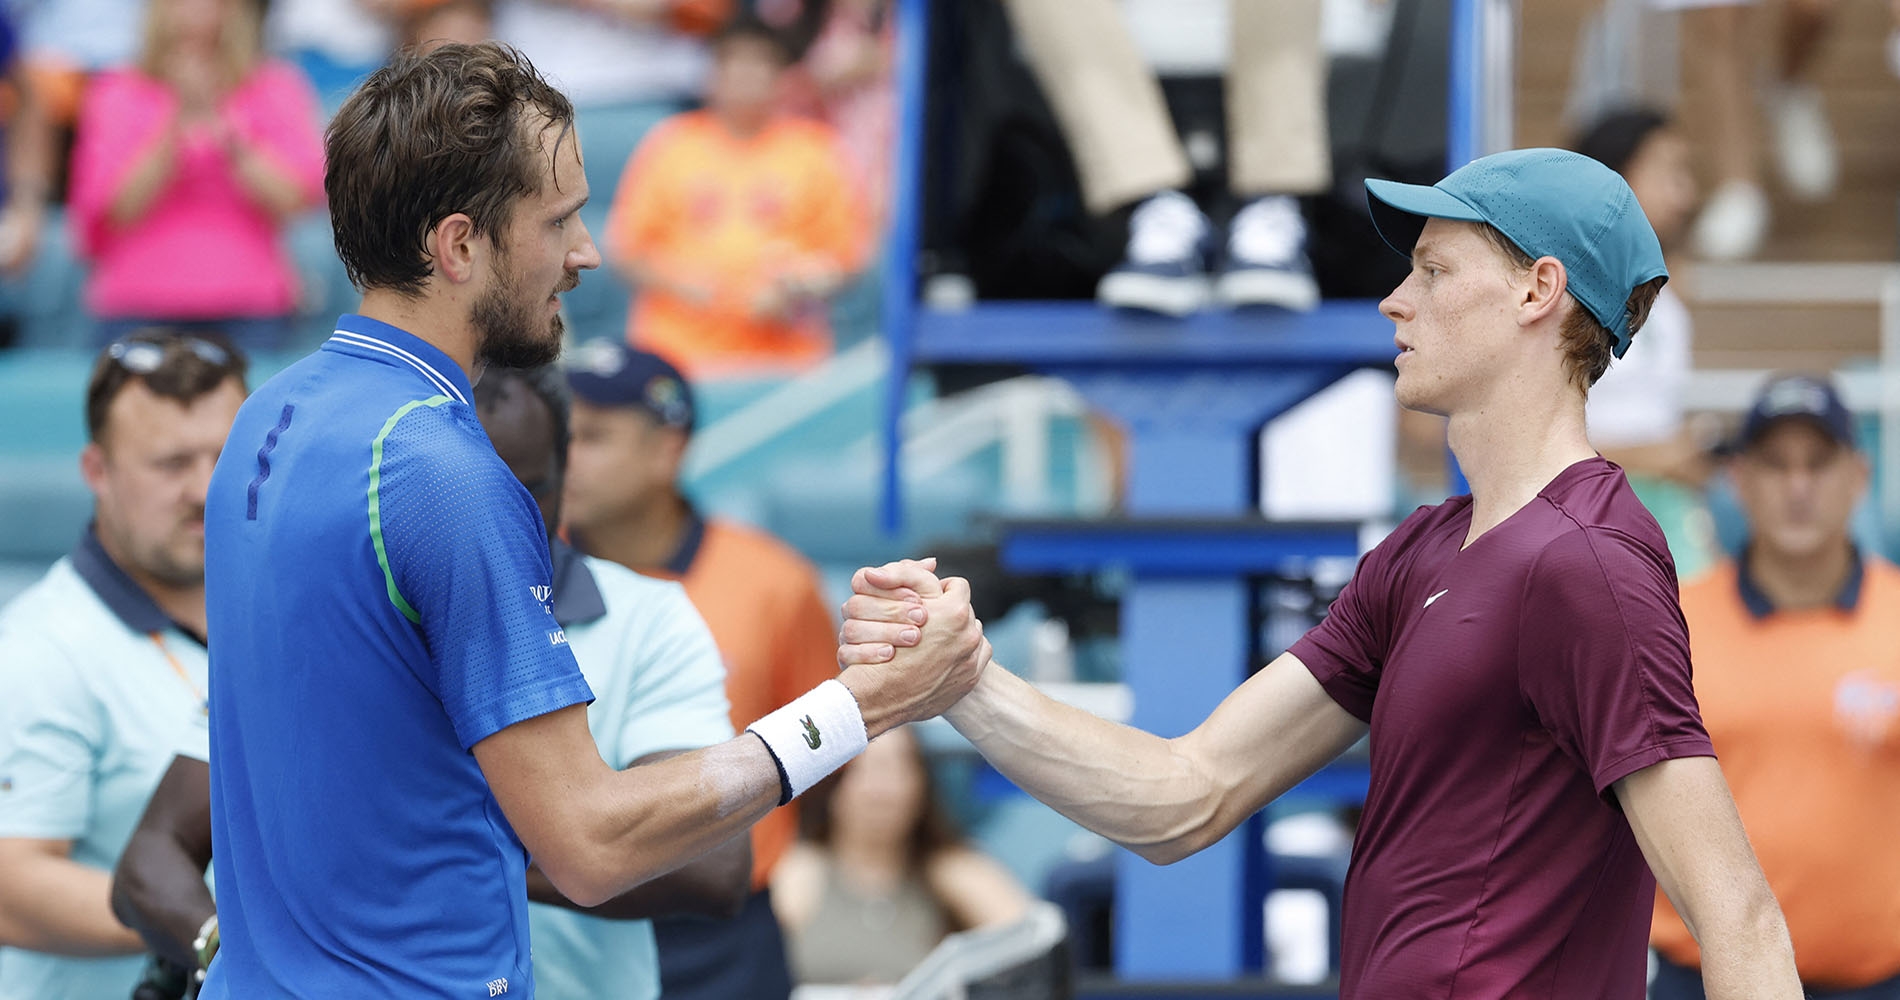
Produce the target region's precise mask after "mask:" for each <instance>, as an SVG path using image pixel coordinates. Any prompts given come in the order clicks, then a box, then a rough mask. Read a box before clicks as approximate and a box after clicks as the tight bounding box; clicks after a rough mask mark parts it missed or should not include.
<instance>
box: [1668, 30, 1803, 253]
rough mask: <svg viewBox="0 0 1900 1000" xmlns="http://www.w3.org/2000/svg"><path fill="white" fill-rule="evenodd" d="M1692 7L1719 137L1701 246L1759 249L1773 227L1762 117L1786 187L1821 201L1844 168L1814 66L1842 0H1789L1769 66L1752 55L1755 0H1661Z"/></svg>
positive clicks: (1707, 249) (1693, 33)
mask: <svg viewBox="0 0 1900 1000" xmlns="http://www.w3.org/2000/svg"><path fill="white" fill-rule="evenodd" d="M1653 2H1654V3H1655V5H1656V6H1657V7H1658V8H1660V9H1664V10H1682V11H1686V12H1687V13H1686V15H1685V23H1684V25H1683V31H1684V34H1685V36H1686V37H1687V38H1688V39H1690V40H1692V42H1693V43H1694V44H1695V45H1696V46H1697V47H1698V48H1699V49H1700V56H1701V58H1700V60H1699V61H1698V62H1697V64H1696V65H1697V66H1699V68H1700V71H1701V73H1702V79H1701V80H1700V81H1699V82H1700V83H1701V85H1702V86H1703V87H1704V89H1705V91H1706V93H1707V94H1708V95H1709V97H1710V98H1711V100H1710V104H1709V110H1710V113H1711V116H1712V117H1713V119H1714V120H1713V122H1712V123H1711V124H1712V125H1713V126H1714V135H1715V136H1716V139H1715V143H1714V148H1713V149H1712V150H1711V151H1710V152H1711V159H1712V161H1713V163H1714V168H1715V173H1714V176H1715V185H1714V188H1713V190H1711V192H1710V194H1709V201H1708V204H1707V205H1706V206H1704V208H1703V210H1702V214H1701V216H1700V217H1698V218H1697V219H1696V224H1695V241H1696V252H1698V253H1700V254H1701V255H1702V256H1704V257H1708V258H1711V259H1714V260H1736V259H1740V258H1744V257H1753V256H1754V255H1755V254H1756V252H1757V251H1759V250H1760V249H1761V244H1762V239H1763V238H1764V237H1765V236H1766V235H1767V233H1768V223H1769V206H1768V196H1767V194H1766V193H1765V192H1764V191H1763V184H1764V177H1763V170H1762V151H1761V145H1762V134H1761V133H1762V128H1761V126H1762V124H1763V122H1764V121H1765V123H1766V125H1767V126H1768V131H1769V132H1770V135H1769V141H1770V145H1771V147H1772V149H1773V151H1774V157H1773V159H1774V162H1775V167H1776V170H1777V172H1778V174H1779V175H1780V179H1781V182H1782V183H1783V184H1784V185H1786V187H1787V189H1788V193H1790V194H1792V195H1794V196H1795V197H1796V198H1798V199H1801V200H1804V201H1818V200H1820V199H1823V198H1826V197H1828V196H1829V195H1831V194H1833V193H1834V186H1835V183H1836V181H1837V180H1838V179H1839V176H1840V163H1839V158H1838V156H1837V154H1836V151H1835V146H1834V131H1833V128H1832V127H1831V126H1830V125H1829V124H1828V118H1827V109H1826V107H1825V106H1824V104H1823V102H1822V98H1821V92H1820V90H1819V89H1818V88H1817V87H1816V86H1815V85H1814V80H1813V74H1814V70H1815V68H1816V66H1817V65H1818V62H1817V58H1818V56H1819V54H1820V51H1821V43H1822V42H1823V40H1824V39H1825V38H1826V34H1827V28H1828V23H1829V21H1830V18H1831V14H1832V12H1833V8H1834V0H1786V2H1784V3H1781V4H1779V5H1778V6H1779V8H1780V10H1779V12H1778V13H1779V16H1780V22H1779V25H1778V30H1777V32H1776V33H1775V46H1774V52H1773V54H1772V58H1771V60H1770V61H1769V65H1768V68H1767V72H1766V83H1765V84H1762V85H1760V86H1758V84H1757V81H1758V79H1760V78H1761V76H1762V75H1763V74H1762V71H1761V69H1760V68H1759V63H1758V61H1757V60H1756V59H1755V58H1754V51H1755V47H1754V45H1753V41H1754V39H1753V38H1752V37H1751V35H1750V32H1749V31H1748V28H1749V21H1750V18H1751V17H1752V16H1754V15H1755V10H1754V9H1752V8H1756V6H1757V5H1756V4H1755V3H1753V2H1752V0H1653Z"/></svg>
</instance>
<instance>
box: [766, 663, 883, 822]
mask: <svg viewBox="0 0 1900 1000" xmlns="http://www.w3.org/2000/svg"><path fill="white" fill-rule="evenodd" d="M746 732H748V733H752V734H754V735H756V736H757V737H758V738H759V739H761V740H763V741H765V748H766V749H768V750H770V751H772V756H773V757H774V758H775V759H776V760H777V761H778V771H779V783H780V786H781V787H780V791H779V800H778V803H779V805H784V804H785V803H787V802H790V801H791V800H793V799H794V798H797V797H798V796H799V795H801V794H803V793H804V792H805V790H806V789H808V788H810V787H811V786H813V785H815V784H817V783H818V782H820V781H823V780H824V778H825V776H826V775H828V774H830V773H831V772H833V771H836V770H837V769H839V768H841V767H843V766H844V765H845V764H846V763H847V762H848V761H850V760H851V758H853V757H856V756H857V755H858V754H861V753H863V752H864V747H865V745H866V744H867V743H869V742H870V740H869V738H868V737H867V736H866V734H865V731H864V715H863V713H861V712H860V711H859V710H858V699H857V698H855V697H853V696H852V694H851V689H850V688H848V687H845V686H844V682H843V681H836V680H830V681H826V682H824V683H823V684H820V685H818V686H817V687H815V688H812V689H811V690H810V691H807V692H806V693H804V694H802V695H800V696H799V697H797V698H795V699H793V700H792V702H791V703H790V704H788V705H786V706H785V707H784V708H781V709H779V710H778V711H776V712H772V713H771V714H769V715H767V716H765V717H764V718H762V719H760V720H759V721H757V722H754V723H753V724H751V725H750V726H747V727H746Z"/></svg>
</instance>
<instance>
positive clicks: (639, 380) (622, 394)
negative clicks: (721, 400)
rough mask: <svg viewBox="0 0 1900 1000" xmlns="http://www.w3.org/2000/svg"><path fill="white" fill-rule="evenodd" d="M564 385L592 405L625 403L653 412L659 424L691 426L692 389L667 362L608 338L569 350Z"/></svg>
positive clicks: (663, 425) (616, 405) (621, 404)
mask: <svg viewBox="0 0 1900 1000" xmlns="http://www.w3.org/2000/svg"><path fill="white" fill-rule="evenodd" d="M567 387H568V388H569V389H571V390H573V392H574V395H575V397H576V398H579V399H582V400H585V401H586V402H589V403H592V404H594V405H595V406H615V407H631V408H634V409H639V410H645V411H646V412H648V413H651V414H653V418H654V419H655V420H658V421H659V422H660V426H662V427H679V428H683V429H685V430H687V431H689V432H690V431H691V430H692V429H693V420H694V413H693V389H692V386H689V385H687V384H686V378H685V376H683V375H681V374H680V371H679V369H678V368H675V367H673V364H672V362H670V361H668V360H666V359H665V358H663V357H660V356H659V355H657V354H651V353H648V352H646V351H636V350H633V349H631V348H628V347H626V346H625V345H623V344H617V343H615V342H613V341H610V340H595V341H589V342H588V343H585V344H582V345H581V346H580V347H578V348H576V349H575V350H574V354H573V356H572V357H571V358H569V359H568V363H567Z"/></svg>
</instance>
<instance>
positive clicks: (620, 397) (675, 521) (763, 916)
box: [561, 341, 838, 1000]
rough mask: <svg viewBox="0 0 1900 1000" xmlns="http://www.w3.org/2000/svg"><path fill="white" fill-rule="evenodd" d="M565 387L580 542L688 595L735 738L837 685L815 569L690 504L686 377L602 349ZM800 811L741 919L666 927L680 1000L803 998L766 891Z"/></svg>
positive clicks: (778, 822) (635, 354)
mask: <svg viewBox="0 0 1900 1000" xmlns="http://www.w3.org/2000/svg"><path fill="white" fill-rule="evenodd" d="M567 377H568V386H569V388H570V389H572V390H573V393H574V417H573V421H574V422H573V439H572V444H571V445H570V446H569V447H568V465H567V478H566V486H565V488H564V490H563V496H562V504H561V509H562V521H563V524H564V526H565V529H566V531H567V533H568V536H569V538H570V539H571V540H572V541H573V543H574V546H575V547H576V548H578V549H579V550H580V551H582V552H585V553H587V554H588V555H590V556H594V557H596V558H600V559H606V560H608V561H610V562H615V563H619V564H620V565H622V566H625V567H627V568H628V569H631V570H634V571H635V572H638V573H643V574H647V575H649V576H657V577H661V578H663V579H669V580H678V581H680V582H681V584H682V585H684V586H685V588H686V596H687V597H688V598H689V599H690V600H691V601H692V602H693V606H694V607H695V608H697V609H698V611H699V613H700V615H701V616H703V617H704V618H705V619H706V624H707V626H708V627H709V628H710V629H711V630H712V635H713V641H714V642H716V643H717V644H718V646H719V653H720V655H721V657H723V658H724V660H725V664H726V698H727V700H728V701H729V702H730V703H731V705H732V726H733V729H734V730H735V731H738V730H743V729H744V727H746V726H747V725H750V724H751V723H752V721H753V720H755V719H758V718H760V717H762V716H764V715H765V714H766V713H768V712H771V711H772V710H774V709H776V708H778V707H779V706H781V705H783V704H785V703H786V702H788V701H791V700H792V699H793V698H795V697H797V696H798V695H799V694H800V693H802V692H804V691H807V690H810V688H811V687H812V685H815V684H820V683H823V682H824V681H825V680H826V679H828V678H831V677H835V676H837V672H838V662H837V644H836V638H837V628H836V623H835V622H834V621H833V620H832V615H831V610H830V607H829V606H828V604H829V602H827V601H826V600H825V598H824V596H823V595H822V594H821V593H820V590H819V588H820V582H819V577H818V572H817V569H816V568H815V567H814V566H812V564H811V563H810V561H809V560H807V559H806V558H805V557H804V556H802V555H800V554H799V553H798V552H797V551H795V550H793V549H792V548H791V547H790V546H788V545H786V544H785V543H784V542H782V541H780V540H778V539H777V538H773V537H772V536H771V535H770V534H768V533H766V532H763V531H760V530H757V529H755V528H752V527H749V526H746V525H741V524H737V523H735V522H733V521H731V520H730V519H727V518H717V517H715V518H707V517H703V516H702V515H701V514H700V512H699V510H698V508H697V507H695V506H694V504H693V501H692V500H690V499H689V498H688V497H687V495H686V494H685V492H684V491H683V489H682V487H681V485H680V469H681V464H682V462H683V461H684V459H685V455H686V446H687V442H688V441H689V440H690V439H691V436H692V433H693V429H694V427H695V425H696V424H697V422H698V408H697V406H696V405H695V396H694V392H693V387H692V385H691V384H690V383H689V382H688V381H687V380H686V379H685V378H684V377H683V376H682V375H681V374H680V372H679V369H677V368H675V367H673V365H672V364H671V363H669V362H668V361H667V360H666V359H664V358H662V357H660V356H659V355H656V354H650V353H647V352H644V351H634V350H629V349H627V348H626V347H625V346H623V345H621V344H618V343H614V342H608V341H600V342H594V343H589V344H584V345H582V346H581V348H580V349H579V350H577V351H575V352H574V357H573V358H572V359H571V360H570V362H569V365H568V376H567ZM800 808H802V805H801V803H796V802H795V803H792V804H791V805H788V806H786V807H784V808H781V809H778V810H775V811H773V812H772V813H770V814H768V815H767V816H766V817H765V818H764V819H763V820H761V821H759V822H758V823H756V824H754V825H753V827H752V834H751V836H752V878H751V893H750V894H749V896H748V897H747V900H746V903H745V906H744V907H743V909H742V910H741V911H740V913H739V914H738V915H737V916H736V917H734V918H732V919H729V920H708V919H691V918H681V919H670V920H659V921H655V922H654V933H655V936H656V938H657V940H658V942H659V949H660V976H661V982H662V985H663V987H664V991H665V995H666V996H667V997H669V998H671V1000H680V998H700V997H703V998H705V1000H747V998H757V1000H765V998H768V997H783V996H785V995H786V993H787V992H788V991H789V990H790V989H791V985H792V984H791V979H790V973H789V972H788V971H787V967H786V962H785V946H784V942H783V940H782V939H781V937H780V934H779V928H778V924H777V923H776V922H775V921H774V920H773V919H772V904H771V901H770V897H769V896H768V894H767V886H768V883H769V880H770V879H771V876H772V871H773V869H774V867H775V866H777V864H778V863H779V858H780V857H781V856H783V855H784V853H785V848H786V845H788V844H789V843H791V840H792V837H793V834H794V831H795V828H796V825H797V823H798V814H799V809H800Z"/></svg>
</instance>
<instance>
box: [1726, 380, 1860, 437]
mask: <svg viewBox="0 0 1900 1000" xmlns="http://www.w3.org/2000/svg"><path fill="white" fill-rule="evenodd" d="M1783 420H1805V421H1807V422H1809V423H1811V424H1813V425H1814V426H1815V427H1817V428H1819V429H1820V431H1821V432H1822V433H1823V434H1826V435H1827V436H1828V437H1830V438H1833V439H1834V440H1835V441H1836V442H1839V443H1840V444H1844V445H1847V446H1848V447H1850V448H1851V447H1854V441H1855V434H1854V414H1853V412H1852V411H1850V410H1849V409H1848V408H1847V404H1846V403H1844V402H1842V401H1841V394H1840V392H1839V391H1838V390H1836V389H1835V388H1834V381H1833V380H1832V379H1830V378H1827V377H1825V376H1820V375H1801V374H1792V375H1777V376H1775V377H1774V378H1771V379H1769V380H1768V382H1767V383H1766V384H1764V385H1763V386H1762V387H1761V391H1760V392H1758V393H1756V394H1755V402H1754V403H1753V405H1751V406H1749V408H1748V415H1747V416H1745V417H1743V418H1742V429H1741V433H1740V434H1739V435H1737V441H1736V443H1737V445H1738V446H1739V447H1740V448H1741V449H1747V448H1749V447H1750V446H1752V445H1754V444H1755V443H1756V442H1757V441H1759V440H1761V436H1762V435H1763V434H1764V433H1766V432H1767V431H1768V428H1769V427H1771V426H1773V425H1775V424H1777V423H1780V422H1781V421H1783Z"/></svg>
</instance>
